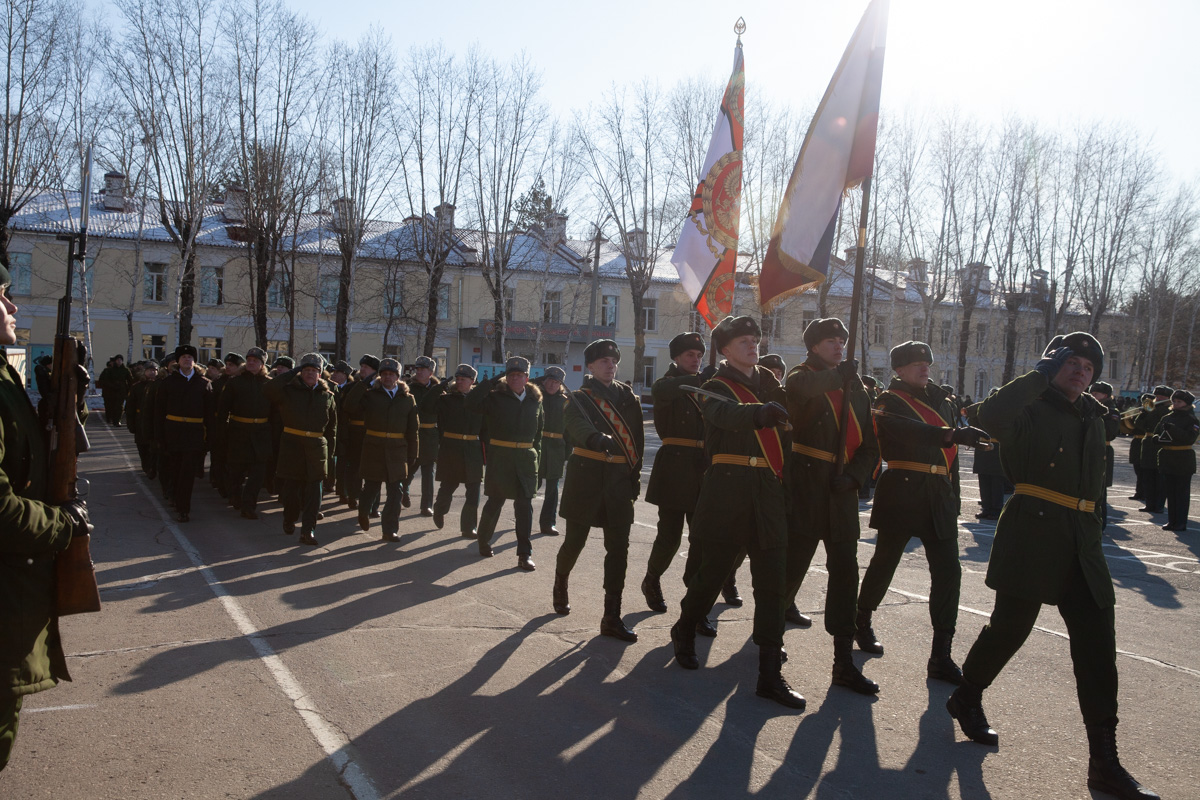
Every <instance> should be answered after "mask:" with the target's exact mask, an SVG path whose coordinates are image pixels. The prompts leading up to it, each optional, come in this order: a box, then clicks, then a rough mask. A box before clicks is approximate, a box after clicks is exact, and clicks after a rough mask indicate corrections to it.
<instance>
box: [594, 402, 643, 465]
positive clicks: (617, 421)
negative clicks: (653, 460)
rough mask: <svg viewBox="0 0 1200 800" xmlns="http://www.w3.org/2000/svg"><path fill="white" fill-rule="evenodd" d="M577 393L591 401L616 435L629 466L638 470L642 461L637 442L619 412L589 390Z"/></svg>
mask: <svg viewBox="0 0 1200 800" xmlns="http://www.w3.org/2000/svg"><path fill="white" fill-rule="evenodd" d="M579 391H580V392H582V393H583V395H584V396H585V397H587V399H588V400H591V401H592V405H594V406H595V407H596V410H598V411H599V412H600V416H601V417H603V418H604V421H605V422H607V423H608V427H610V428H612V432H613V433H614V434H616V436H617V441H618V442H620V444H621V450H623V451H624V453H625V458H626V459H628V463H629V465H630V466H631V467H632V468H633V469H635V470H636V469H639V468H640V465H641V460H642V459H641V456H640V455H639V454H638V451H637V442H636V441H635V440H634V438H633V431H632V430H630V428H629V424H628V423H626V422H625V420H624V418H623V417H622V416H621V414H620V412H619V411H617V409H615V408H613V405H612V403H610V402H608V401H607V400H605V399H604V398H603V397H597V396H596V395H595V393H594V392H592V390H591V389H580V390H579Z"/></svg>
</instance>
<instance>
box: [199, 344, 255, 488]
mask: <svg viewBox="0 0 1200 800" xmlns="http://www.w3.org/2000/svg"><path fill="white" fill-rule="evenodd" d="M245 363H246V359H245V358H243V357H242V355H241V353H226V354H225V358H224V362H223V364H222V368H221V374H220V375H218V376H217V377H216V378H215V379H213V382H212V387H213V407H214V408H219V407H220V405H221V393H222V392H224V391H225V386H226V384H228V383H229V381H230V379H231V378H233V377H234V376H236V375H237V374H238V373H240V372H241V371H242V367H243V365H245ZM210 434H211V435H210V437H209V457H208V463H209V468H208V481H209V483H210V484H211V485H212V487H213V488H214V489H216V490H217V494H219V495H221V497H226V498H228V497H229V473H228V470H227V469H226V451H227V449H228V442H227V441H226V438H225V427H224V426H223V425H219V424H215V423H214V425H213V428H212V430H211V432H210Z"/></svg>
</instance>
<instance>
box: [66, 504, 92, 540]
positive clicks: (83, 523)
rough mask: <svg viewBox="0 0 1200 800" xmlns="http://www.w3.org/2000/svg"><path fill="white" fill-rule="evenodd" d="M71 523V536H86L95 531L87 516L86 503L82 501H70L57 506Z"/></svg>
mask: <svg viewBox="0 0 1200 800" xmlns="http://www.w3.org/2000/svg"><path fill="white" fill-rule="evenodd" d="M59 508H61V509H62V510H63V512H64V513H66V515H67V517H68V518H69V519H70V520H71V522H72V523H73V526H74V527H72V529H71V536H72V537H75V536H87V535H88V534H89V533H91V532H92V531H94V530H95V529H96V526H95V525H93V524H92V522H91V519H90V518H89V516H88V508H87V503H85V502H84V501H83V500H72V501H71V502H69V503H63V504H62V505H61V506H59Z"/></svg>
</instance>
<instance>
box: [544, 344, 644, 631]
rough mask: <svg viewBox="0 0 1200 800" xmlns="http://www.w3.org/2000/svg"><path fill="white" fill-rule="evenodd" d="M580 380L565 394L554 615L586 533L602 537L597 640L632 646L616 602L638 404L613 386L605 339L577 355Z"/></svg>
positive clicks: (632, 488)
mask: <svg viewBox="0 0 1200 800" xmlns="http://www.w3.org/2000/svg"><path fill="white" fill-rule="evenodd" d="M583 360H584V363H585V364H586V365H587V371H588V375H587V376H586V377H584V379H583V385H582V386H581V387H580V388H579V390H578V391H576V392H574V393H573V398H572V400H571V405H570V406H569V407H568V408H567V412H566V429H567V435H568V436H569V437H570V439H571V441H572V442H573V443H574V442H580V443H582V446H580V445H578V444H577V445H575V446H574V447H573V448H572V450H571V455H570V457H569V459H568V460H567V474H566V480H565V481H564V485H563V498H562V507H561V509H560V513H561V514H562V516H563V519H565V520H566V521H567V533H566V536H565V537H563V543H562V547H560V548H559V550H558V559H557V562H556V563H555V568H554V570H555V571H554V592H553V605H554V610H555V611H556V612H558V613H559V614H567V613H570V610H571V604H570V598H569V597H568V579H569V576H570V574H571V570H572V569H574V568H575V562H576V561H578V560H579V554H580V553H582V552H583V547H584V545H586V544H587V537H588V532H589V531H590V530H591V529H592V528H594V527H598V528H602V529H603V530H604V615H603V616H602V617H601V618H600V634H601V635H602V636H612V637H614V638H616V639H620V640H622V641H625V642H636V641H637V634H636V633H634V632H633V631H632V630H631V629H629V628H628V627H626V626H625V623H624V622H623V621H622V620H621V595H622V593H623V592H624V589H625V569H626V566H627V564H628V561H629V530H630V528H631V527H632V526H633V504H634V501H636V500H637V496H638V494H639V493H640V492H641V488H642V486H641V474H642V453H643V451H644V448H645V433H644V431H643V430H642V404H641V402H640V401H639V400H638V398H637V396H636V395H634V393H633V389H632V388H631V387H630V386H629V384H627V383H621V382H620V381H618V380H617V364H618V363H620V361H621V350H620V348H618V347H617V343H616V342H614V341H612V340H611V339H597V340H596V341H594V342H592V343H591V344H589V345H588V346H587V347H586V348H584V351H583Z"/></svg>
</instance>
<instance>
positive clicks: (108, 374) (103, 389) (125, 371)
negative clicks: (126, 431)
mask: <svg viewBox="0 0 1200 800" xmlns="http://www.w3.org/2000/svg"><path fill="white" fill-rule="evenodd" d="M131 386H133V373H132V372H130V371H129V367H127V366H125V356H123V355H121V354H120V353H117V354H116V355H115V356H113V357H112V361H110V362H109V366H107V367H105V368H104V370H103V371H101V373H100V377H98V378H96V388H98V389H99V390H100V394H101V395H102V396H103V397H104V419H105V420H106V421H107V422H108V424H109V425H115V426H120V424H121V415H122V414H124V413H125V400H126V399H127V398H128V397H129V389H130V387H131Z"/></svg>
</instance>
